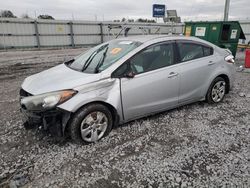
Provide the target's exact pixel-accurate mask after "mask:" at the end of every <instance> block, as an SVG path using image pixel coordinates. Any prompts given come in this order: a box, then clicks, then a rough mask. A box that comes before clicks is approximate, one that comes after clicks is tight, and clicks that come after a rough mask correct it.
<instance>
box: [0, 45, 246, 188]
mask: <svg viewBox="0 0 250 188" xmlns="http://www.w3.org/2000/svg"><path fill="white" fill-rule="evenodd" d="M83 50H84V49H67V50H47V51H25V52H22V51H17V52H1V53H0V83H1V84H0V93H1V98H0V187H9V186H10V187H19V186H25V187H72V186H76V187H78V186H79V187H226V186H232V187H235V186H236V185H237V186H239V185H241V186H245V187H249V186H250V137H249V132H250V123H249V122H250V73H246V72H237V74H236V83H235V88H234V90H233V91H231V92H230V94H228V95H226V97H225V99H224V101H223V103H220V104H218V105H209V104H207V103H205V102H199V103H194V104H191V105H187V106H184V107H180V108H177V109H174V110H171V111H168V112H164V113H161V114H157V115H155V116H151V117H147V118H143V119H140V120H137V121H133V122H130V123H128V124H125V125H122V126H119V127H118V128H116V129H114V130H113V131H112V132H111V134H110V135H109V136H108V137H106V138H104V139H103V140H101V141H100V142H98V143H96V144H90V145H76V144H74V143H72V141H71V140H70V139H58V138H55V137H53V136H51V135H50V134H49V133H46V132H43V131H41V130H25V129H24V127H23V126H22V120H21V116H20V112H19V104H18V100H19V99H18V92H19V88H20V85H21V83H22V81H23V79H24V78H25V77H27V76H29V75H31V74H34V73H36V72H40V71H42V70H44V69H47V68H49V67H51V66H54V65H56V64H58V63H62V62H63V61H65V60H67V59H70V58H71V57H72V56H76V55H78V54H79V53H81V52H82V51H83ZM239 57H240V58H242V55H239ZM240 61H242V59H239V60H238V63H239V62H240Z"/></svg>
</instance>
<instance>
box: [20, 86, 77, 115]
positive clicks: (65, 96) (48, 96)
mask: <svg viewBox="0 0 250 188" xmlns="http://www.w3.org/2000/svg"><path fill="white" fill-rule="evenodd" d="M76 93H77V92H76V91H74V90H64V91H56V92H51V93H45V94H41V95H35V96H29V97H25V98H22V99H21V106H22V107H23V108H24V109H26V110H31V111H41V110H48V109H52V108H54V107H55V106H56V105H59V104H62V103H63V102H65V101H67V100H69V99H70V98H71V97H73V96H74V95H75V94H76Z"/></svg>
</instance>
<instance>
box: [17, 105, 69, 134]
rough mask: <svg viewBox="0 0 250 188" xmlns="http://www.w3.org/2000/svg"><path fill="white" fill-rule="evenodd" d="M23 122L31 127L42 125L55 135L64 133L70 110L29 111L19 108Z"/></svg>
mask: <svg viewBox="0 0 250 188" xmlns="http://www.w3.org/2000/svg"><path fill="white" fill-rule="evenodd" d="M21 113H22V116H23V122H24V123H28V125H29V126H32V127H42V128H43V129H44V130H49V131H50V132H51V133H53V134H55V135H57V136H63V135H64V134H65V128H66V125H67V123H68V121H69V118H70V115H71V113H70V112H67V111H64V110H61V109H53V110H49V111H43V112H30V111H27V110H25V109H23V108H21Z"/></svg>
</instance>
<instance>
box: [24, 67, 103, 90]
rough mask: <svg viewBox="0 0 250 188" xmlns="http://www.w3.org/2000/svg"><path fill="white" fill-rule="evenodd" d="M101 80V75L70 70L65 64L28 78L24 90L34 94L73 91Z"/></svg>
mask: <svg viewBox="0 0 250 188" xmlns="http://www.w3.org/2000/svg"><path fill="white" fill-rule="evenodd" d="M99 79H100V74H86V73H83V72H78V71H75V70H73V69H70V68H69V67H67V66H66V65H65V64H61V65H57V66H55V67H53V68H50V69H48V70H45V71H42V72H40V73H37V74H34V75H32V76H29V77H27V78H26V79H25V80H24V82H23V84H22V88H23V89H24V90H25V91H27V92H29V93H31V94H33V95H38V94H42V93H47V92H52V91H58V90H64V89H73V88H75V87H77V86H81V85H84V84H88V83H91V82H94V81H97V80H99Z"/></svg>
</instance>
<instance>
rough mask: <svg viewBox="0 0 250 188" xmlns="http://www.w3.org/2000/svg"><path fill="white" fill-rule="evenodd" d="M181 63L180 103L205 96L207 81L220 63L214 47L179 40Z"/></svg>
mask: <svg viewBox="0 0 250 188" xmlns="http://www.w3.org/2000/svg"><path fill="white" fill-rule="evenodd" d="M177 47H178V51H179V63H180V69H179V73H180V92H179V103H187V102H189V101H195V100H199V99H201V98H202V97H204V95H205V93H204V91H205V88H207V86H206V85H204V84H205V83H206V81H207V80H208V79H209V77H210V75H211V72H212V71H214V69H215V68H216V64H217V63H218V62H217V60H216V57H215V56H214V55H213V48H211V47H210V46H207V45H205V44H201V43H197V42H193V41H177Z"/></svg>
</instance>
